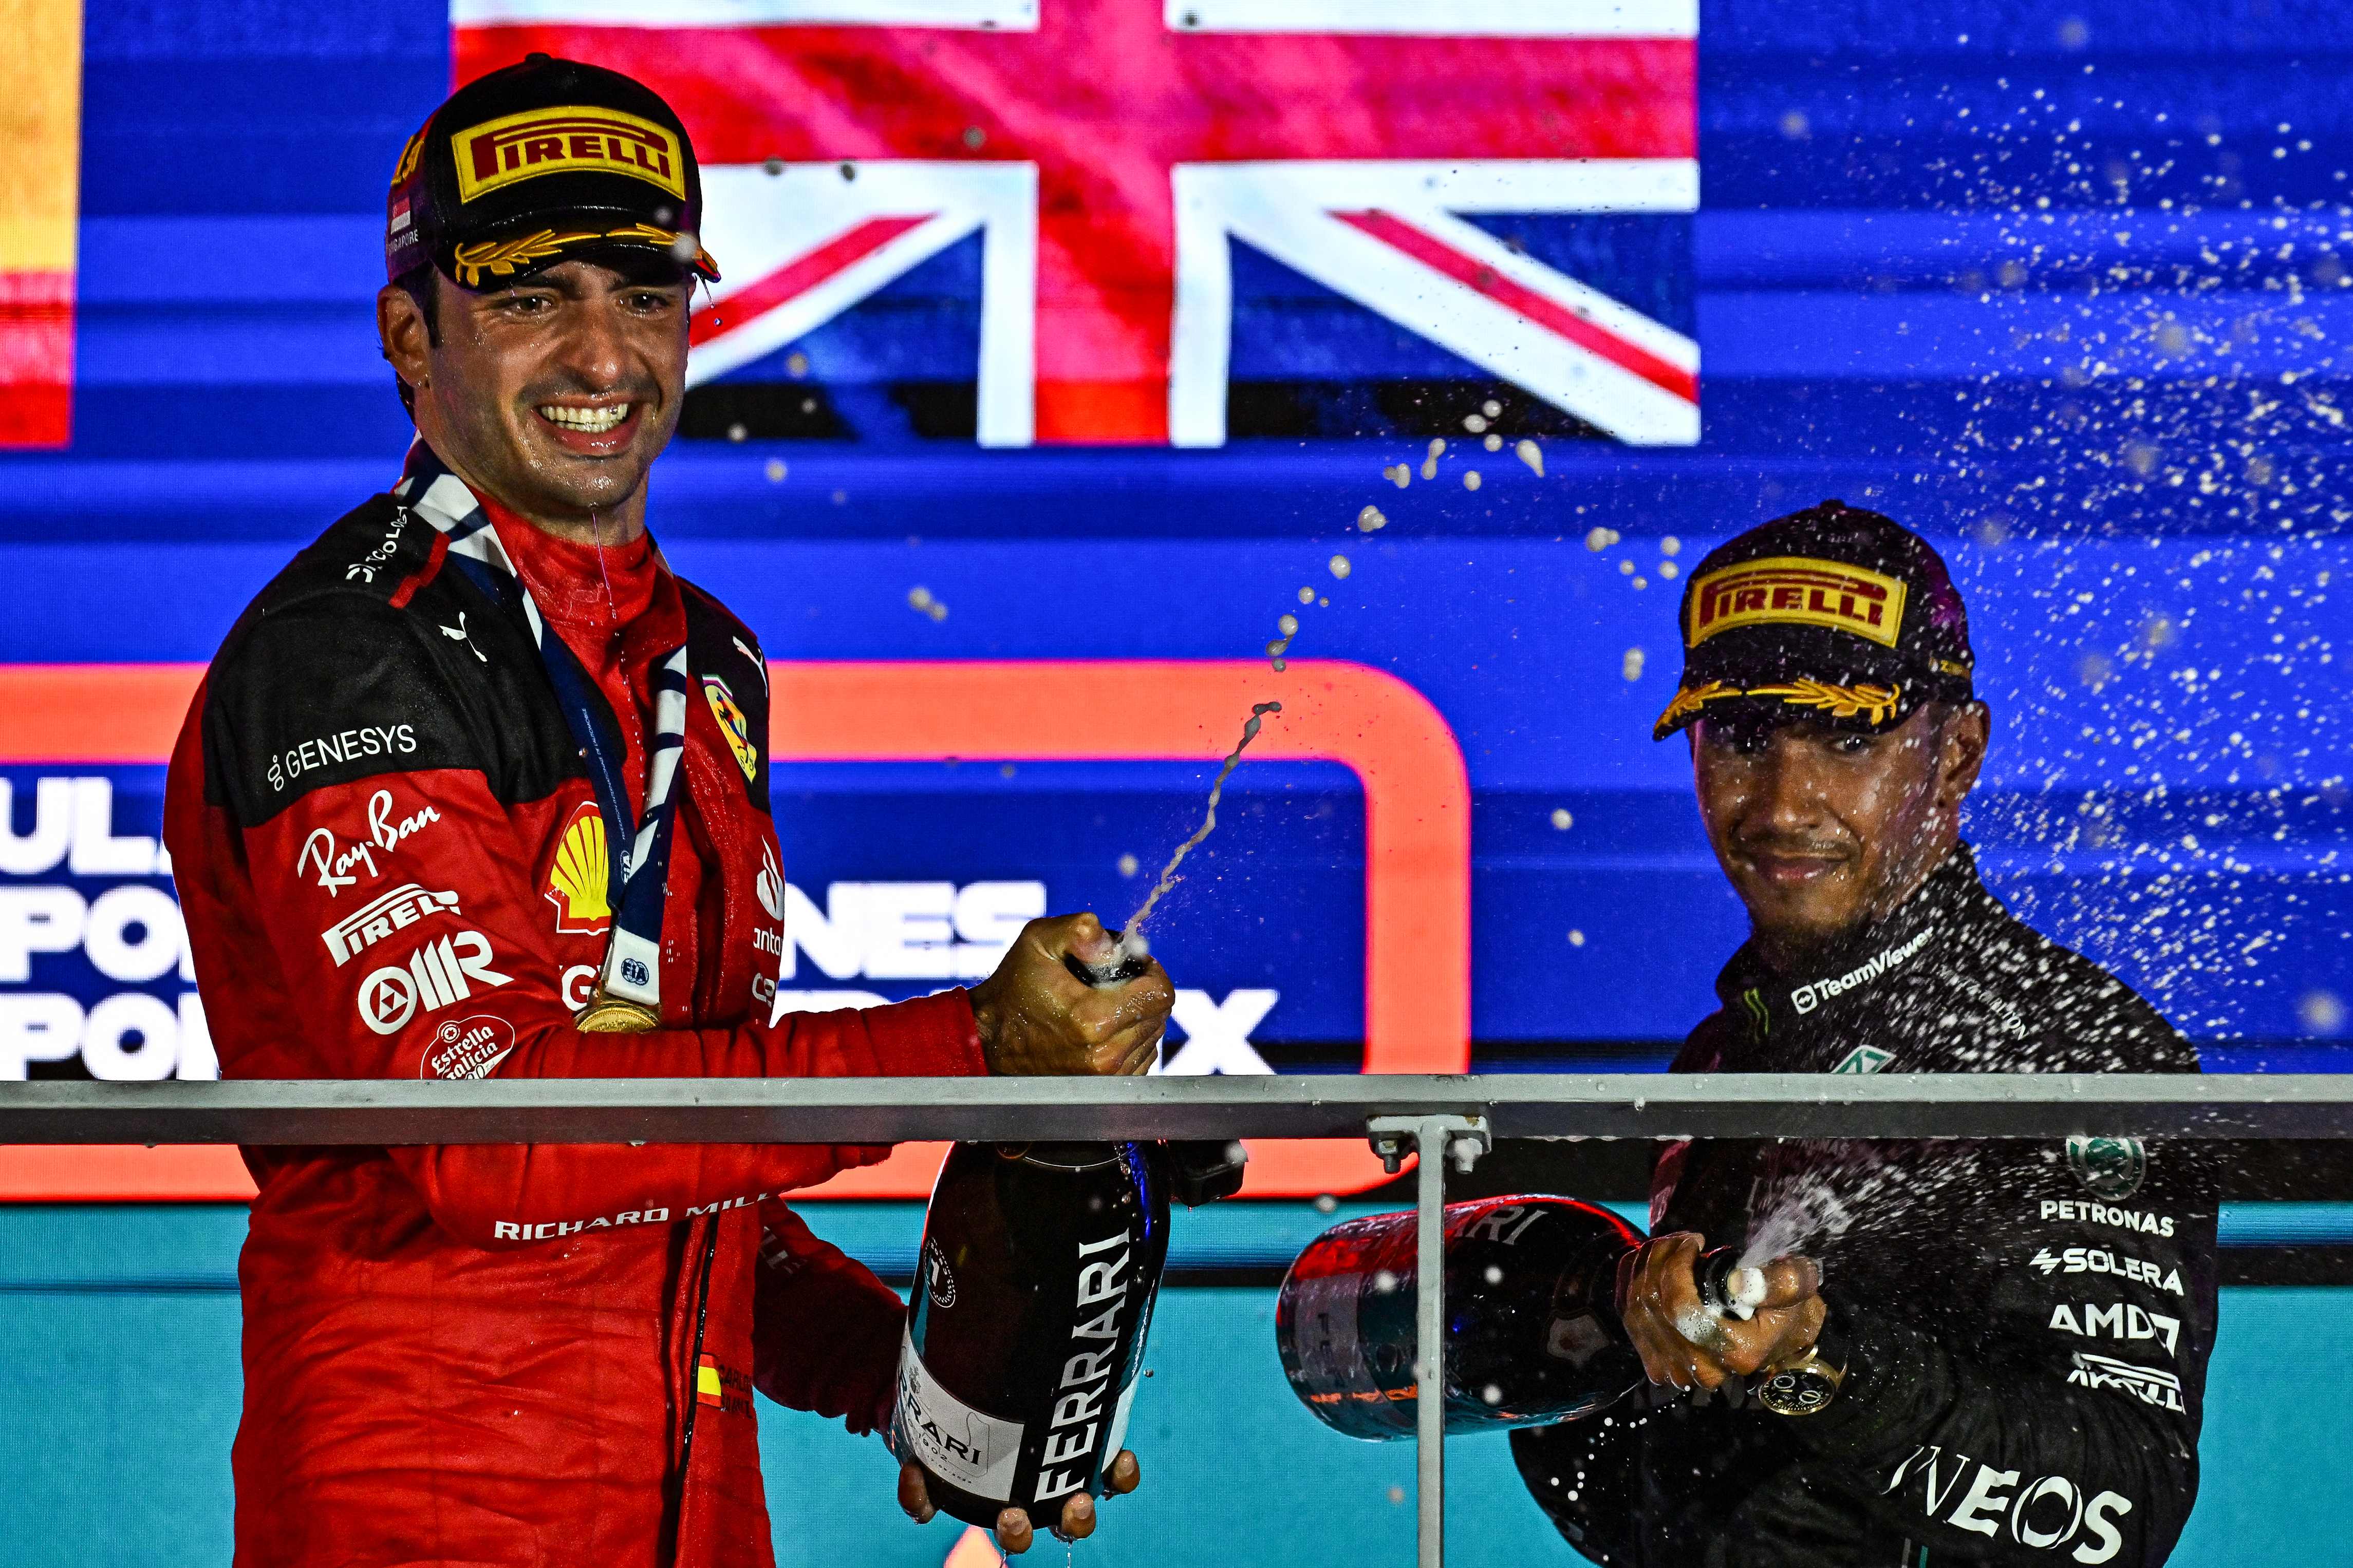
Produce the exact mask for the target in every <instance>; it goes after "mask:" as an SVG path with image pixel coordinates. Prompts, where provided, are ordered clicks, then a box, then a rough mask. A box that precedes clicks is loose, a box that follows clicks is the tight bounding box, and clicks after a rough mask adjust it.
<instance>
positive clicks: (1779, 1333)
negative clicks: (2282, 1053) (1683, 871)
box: [1513, 502, 2216, 1568]
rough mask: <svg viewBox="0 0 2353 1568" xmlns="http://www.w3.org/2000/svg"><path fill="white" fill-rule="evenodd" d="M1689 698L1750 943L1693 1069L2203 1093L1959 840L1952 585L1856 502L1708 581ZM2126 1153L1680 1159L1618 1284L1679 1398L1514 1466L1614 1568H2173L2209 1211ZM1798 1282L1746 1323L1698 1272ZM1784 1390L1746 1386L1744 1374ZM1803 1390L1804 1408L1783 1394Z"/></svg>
mask: <svg viewBox="0 0 2353 1568" xmlns="http://www.w3.org/2000/svg"><path fill="white" fill-rule="evenodd" d="M1683 636H1684V643H1685V648H1686V663H1685V672H1684V676H1683V682H1682V689H1681V690H1680V691H1679V692H1678V693H1677V696H1676V699H1675V701H1674V702H1673V703H1672V704H1671V705H1670V707H1669V708H1668V710H1667V711H1666V713H1665V714H1664V715H1663V716H1662V719H1661V721H1660V727H1659V733H1660V734H1661V736H1662V738H1663V736H1665V735H1666V734H1668V733H1672V731H1674V730H1675V729H1678V728H1682V727H1683V726H1684V725H1686V724H1689V725H1690V726H1691V727H1692V729H1693V731H1694V733H1693V736H1692V748H1693V755H1694V778H1695V782H1696V784H1697V786H1698V792H1699V795H1700V805H1701V812H1702V816H1703V817H1704V819H1705V821H1706V825H1707V827H1708V831H1709V837H1710V839H1711V842H1712V844H1713V845H1714V847H1715V851H1716V854H1717V857H1718V859H1719V861H1720V862H1721V863H1722V864H1723V866H1724V868H1725V873H1726V875H1727V877H1728V878H1729V879H1731V881H1732V882H1733V884H1734V887H1735V888H1736V890H1737V891H1739V893H1740V894H1741V897H1742V899H1743V901H1744V902H1745V903H1746V905H1747V907H1748V910H1749V913H1750V915H1751V918H1752V921H1753V926H1754V931H1753V934H1752V937H1751V939H1750V941H1749V942H1747V943H1746V944H1745V945H1744V946H1743V947H1742V948H1741V950H1740V952H1737V953H1736V954H1735V955H1734V957H1733V959H1732V962H1731V963H1728V964H1727V965H1726V966H1725V970H1724V972H1723V973H1722V975H1721V976H1720V977H1719V978H1718V980H1717V982H1716V991H1717V995H1718V997H1719V999H1720V1002H1721V1005H1720V1007H1719V1009H1718V1010H1717V1011H1716V1012H1715V1014H1713V1015H1712V1016H1709V1017H1708V1018H1707V1019H1706V1020H1705V1021H1704V1022H1703V1023H1702V1024H1701V1025H1700V1026H1699V1027H1698V1028H1697V1029H1695V1030H1694V1031H1693V1033H1692V1035H1691V1037H1690V1039H1689V1040H1688V1042H1687V1043H1686V1044H1685V1045H1684V1047H1683V1051H1682V1052H1681V1054H1680V1055H1679V1056H1677V1058H1675V1062H1674V1066H1673V1068H1672V1070H1674V1071H1676V1072H1825V1073H1869V1072H2195V1071H2197V1070H2198V1058H2197V1053H2196V1051H2195V1049H2194V1048H2193V1047H2191V1046H2190V1045H2189V1042H2188V1041H2187V1040H2185V1039H2183V1038H2182V1037H2181V1036H2180V1035H2179V1034H2178V1033H2177V1032H2176V1031H2175V1030H2173V1029H2172V1028H2171V1027H2170V1026H2168V1025H2167V1023H2166V1022H2165V1020H2164V1019H2163V1018H2162V1017H2160V1016H2158V1014H2157V1012H2156V1011H2155V1010H2154V1009H2153V1008H2151V1007H2150V1006H2149V1005H2147V1003H2146V1002H2144V1001H2143V1000H2142V999H2141V998H2140V997H2139V996H2137V995H2136V994H2134V993H2133V992H2132V991H2131V990H2130V989H2129V988H2128V987H2126V985H2125V984H2123V983H2122V982H2121V981H2118V980H2117V979H2116V978H2115V977H2114V976H2113V975H2110V974H2108V973H2105V971H2103V970H2102V969H2100V968H2099V967H2098V966H2097V965H2095V964H2094V963H2091V962H2090V961H2089V960H2087V959H2085V958H2083V957H2082V956H2080V955H2078V954H2076V953H2073V952H2069V951H2068V950H2066V949H2064V948H2062V947H2059V946H2057V945H2055V944H2053V943H2052V942H2048V941H2046V940H2045V939H2044V938H2042V936H2040V935H2038V934H2036V933H2035V932H2034V931H2031V930H2030V929H2029V928H2028V927H2026V926H2025V925H2024V924H2022V923H2021V922H2020V921H2017V920H2016V919H2014V918H2013V917H2012V916H2011V915H2010V913H2009V911H2008V910H2005V909H2003V907H2002V906H2001V904H2000V902H1999V901H1998V900H1996V899H1995V898H1994V897H1993V895H1992V894H1991V893H1989V891H1987V889H1986V888H1985V886H1984V884H1983V883H1982V882H1981V881H1979V879H1978V871H1977V867H1976V864H1975V861H1974V858H1972V856H1971V854H1970V852H1969V849H1968V846H1967V845H1965V844H1962V843H1961V842H1960V841H1959V838H1958V808H1959V805H1960V801H1961V799H1962V797H1963V796H1965V795H1967V793H1968V789H1969V787H1970V786H1971V785H1972V784H1974V783H1975V781H1976V776H1977V772H1978V765H1979V763H1981V762H1982V760H1983V756H1984V752H1985V746H1986V740H1987V736H1988V734H1989V721H1988V718H1987V714H1986V710H1985V709H1984V707H1983V705H1982V704H1979V703H1978V702H1977V701H1976V700H1975V699H1974V694H1973V691H1972V690H1971V689H1970V684H1969V668H1970V656H1969V651H1968V628H1967V623H1966V620H1965V618H1964V616H1963V614H1962V609H1961V605H1960V600H1959V596H1958V595H1957V593H1956V592H1955V591H1954V589H1953V587H1952V585H1951V583H1950V579H1949V578H1948V577H1947V574H1946V572H1945V568H1944V563H1942V562H1941V561H1940V560H1938V559H1937V557H1936V553H1935V552H1934V551H1933V550H1931V549H1930V548H1929V547H1928V546H1927V544H1926V542H1923V541H1921V540H1920V539H1918V538H1917V537H1916V536H1915V535H1913V534H1911V533H1909V532H1908V531H1905V530H1903V529H1901V528H1899V527H1898V526H1897V525H1895V524H1894V522H1892V521H1889V520H1888V519H1885V518H1883V517H1880V516H1879V515H1877V514H1876V513H1871V512H1864V511H1860V510H1854V509H1850V508H1846V507H1843V506H1842V505H1841V504H1840V503H1837V502H1826V503H1824V504H1823V505H1821V506H1820V507H1816V508H1813V509H1810V510H1808V511H1804V512H1799V513H1797V514H1794V515H1793V516H1791V517H1788V518H1783V519H1780V520H1778V521H1774V522H1771V523H1767V524H1765V525H1764V526H1762V527H1760V528H1757V529H1755V530H1752V531H1750V532H1748V533H1746V534H1744V535H1742V536H1741V537H1740V538H1738V539H1736V540H1734V541H1732V542H1730V543H1728V544H1726V545H1725V546H1724V547H1723V548H1721V549H1719V550H1718V551H1716V552H1715V553H1713V554H1712V555H1710V556H1709V557H1708V558H1707V560H1706V561H1704V562H1703V563H1701V565H1700V567H1699V569H1698V570H1697V571H1696V572H1695V573H1694V575H1693V577H1692V580H1691V583H1690V585H1689V587H1688V589H1687V591H1686V594H1685V596H1684V601H1683ZM2191 1155H2192V1151H2191V1149H2190V1148H2189V1146H2186V1145H2184V1146H2179V1147H2168V1148H2155V1147H2150V1146H2146V1145H2144V1144H2143V1143H2142V1142H2140V1141H2138V1140H2134V1139H2128V1138H2104V1137H2084V1138H2073V1139H2069V1140H2066V1141H2065V1142H2064V1143H2063V1144H2058V1143H2052V1142H2028V1141H2006V1140H1987V1141H1953V1140H1947V1141H1939V1142H1806V1141H1796V1142H1778V1141H1765V1140H1726V1139H1715V1140H1706V1141H1701V1142H1685V1143H1679V1144H1674V1145H1671V1146H1669V1147H1668V1148H1667V1149H1666V1150H1665V1151H1664V1152H1662V1155H1661V1156H1660V1158H1659V1160H1658V1162H1657V1164H1656V1167H1655V1170H1654V1173H1653V1176H1652V1183H1651V1221H1652V1226H1651V1228H1652V1232H1653V1236H1654V1239H1653V1240H1652V1241H1651V1243H1650V1244H1649V1245H1648V1246H1647V1247H1644V1248H1643V1249H1642V1251H1641V1253H1639V1254H1638V1255H1636V1257H1635V1258H1633V1259H1630V1267H1629V1268H1627V1269H1626V1270H1624V1271H1623V1273H1621V1277H1620V1306H1621V1310H1622V1314H1623V1316H1624V1317H1625V1319H1626V1321H1627V1325H1628V1330H1629V1332H1630V1334H1631V1335H1632V1336H1633V1337H1634V1339H1635V1341H1636V1343H1637V1348H1638V1349H1640V1350H1641V1352H1642V1354H1643V1360H1644V1364H1645V1366H1646V1368H1647V1369H1648V1371H1649V1372H1650V1374H1651V1379H1652V1387H1651V1389H1650V1390H1647V1391H1645V1393H1644V1394H1643V1395H1640V1396H1638V1397H1637V1399H1636V1400H1634V1401H1632V1402H1629V1403H1628V1404H1625V1405H1620V1406H1619V1407H1618V1408H1617V1409H1615V1410H1613V1411H1611V1412H1609V1413H1608V1414H1606V1415H1601V1416H1598V1417H1593V1418H1589V1419H1587V1420H1583V1421H1577V1422H1569V1423H1566V1424H1563V1425H1560V1426H1551V1427H1545V1428H1539V1429H1534V1430H1526V1431H1521V1432H1516V1433H1514V1435H1513V1453H1514V1458H1515V1459H1516V1461H1517V1463H1518V1465H1519V1468H1520V1472H1521V1475H1522V1477H1523V1478H1524V1479H1525V1481H1526V1483H1527V1485H1528V1487H1529V1489H1530V1490H1531V1491H1532V1492H1533V1493H1534V1494H1535V1498H1536V1500H1537V1501H1538V1502H1539V1503H1540V1504H1542V1505H1543V1507H1544V1508H1545V1510H1546V1512H1547V1513H1549V1514H1550V1515H1551V1517H1552V1518H1553V1520H1554V1521H1555V1522H1556V1524H1557V1525H1558V1526H1559V1528H1560V1531H1561V1532H1562V1534H1563V1535H1564V1536H1566V1537H1567V1539H1568V1541H1569V1542H1571V1543H1572V1544H1573V1545H1575V1546H1576V1547H1577V1550H1578V1551H1580V1552H1582V1553H1583V1554H1584V1555H1585V1556H1587V1557H1588V1558H1590V1559H1591V1560H1593V1561H1594V1562H1597V1563H1610V1564H1641V1565H1645V1568H1659V1565H1666V1564H1672V1565H1675V1568H1684V1565H1698V1564H1706V1565H1710V1568H1715V1565H1724V1568H1732V1565H1741V1568H1749V1565H1757V1568H1766V1565H1770V1568H1784V1565H1799V1564H1804V1565H1809V1568H1811V1565H1817V1564H1820V1565H1832V1564H1835V1565H1839V1568H1846V1565H1850V1564H1851V1565H1855V1568H1862V1565H1866V1564H1867V1565H1872V1568H1879V1565H1886V1568H1894V1565H1897V1564H1901V1565H1903V1568H1937V1565H1941V1564H1946V1563H2053V1564H2056V1563H2094V1564H2096V1563H2112V1564H2116V1565H2117V1568H2141V1565H2153V1564H2157V1563H2163V1562H2164V1561H2165V1559H2166V1557H2167V1555H2168V1552H2171V1550H2172V1548H2173V1544H2174V1542H2175V1541H2176V1539H2177V1538H2178V1537H2179V1534H2180V1531H2181V1528H2182V1525H2183V1523H2184V1522H2185V1521H2186V1520H2187V1519H2188V1517H2189V1509H2190V1505H2191V1503H2192V1502H2193V1500H2195V1498H2196V1496H2197V1489H2198V1456H2197V1441H2198V1429H2199V1420H2200V1403H2201V1397H2202V1394H2203V1392H2204V1384H2205V1373H2206V1359H2207V1355H2208V1353H2209V1352H2210V1351H2211V1348H2212V1345H2213V1341H2214V1321H2215V1266H2214V1245H2215V1235H2214V1232H2215V1206H2216V1205H2215V1198H2214V1194H2213V1188H2212V1184H2211V1179H2210V1178H2209V1176H2208V1175H2207V1174H2206V1173H2204V1172H2203V1171H2202V1170H2201V1169H2200V1167H2199V1165H2198V1163H2196V1162H2195V1161H2193V1159H2192V1157H2191ZM1725 1245H1735V1246H1745V1247H1746V1251H1747V1253H1748V1255H1749V1256H1751V1257H1755V1258H1773V1257H1777V1256H1779V1255H1783V1254H1788V1253H1801V1254H1803V1255H1804V1256H1805V1257H1807V1258H1811V1259H1812V1260H1813V1261H1814V1262H1815V1263H1816V1264H1817V1265H1818V1266H1819V1270H1818V1272H1816V1271H1814V1270H1806V1269H1800V1268H1780V1269H1777V1270H1773V1271H1771V1274H1772V1278H1773V1281H1774V1288H1775V1289H1774V1294H1772V1295H1771V1296H1769V1297H1768V1298H1767V1304H1766V1308H1765V1310H1760V1311H1758V1312H1757V1315H1756V1317H1755V1319H1754V1320H1752V1321H1748V1322H1745V1323H1743V1322H1737V1321H1728V1320H1716V1319H1715V1318H1713V1317H1712V1316H1711V1315H1710V1314H1708V1313H1707V1312H1706V1311H1705V1310H1704V1309H1698V1308H1697V1306H1696V1303H1697V1300H1698V1298H1697V1295H1696V1293H1695V1289H1694V1282H1693V1268H1692V1265H1693V1260H1694V1258H1696V1257H1697V1255H1698V1253H1699V1251H1700V1248H1701V1247H1702V1246H1706V1247H1721V1246H1725ZM1760 1372H1761V1373H1762V1375H1761V1376H1759V1377H1757V1378H1756V1379H1754V1380H1752V1379H1751V1378H1750V1377H1749V1376H1748V1375H1747V1374H1750V1373H1760ZM1777 1372H1778V1373H1779V1375H1775V1374H1776V1373H1777Z"/></svg>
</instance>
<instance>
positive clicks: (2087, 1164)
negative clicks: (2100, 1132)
mask: <svg viewBox="0 0 2353 1568" xmlns="http://www.w3.org/2000/svg"><path fill="white" fill-rule="evenodd" d="M2067 1168H2068V1169H2069V1170H2071V1171H2073V1172H2074V1173H2075V1179H2076V1180H2077V1181H2079V1182H2081V1183H2083V1184H2084V1185H2085V1186H2086V1187H2089V1188H2090V1189H2091V1190H2092V1191H2093V1192H2094V1193H2096V1194H2099V1195H2100V1196H2101V1197H2104V1198H2110V1199H2118V1198H2128V1197H2130V1196H2132V1195H2133V1194H2135V1193H2137V1192H2138V1191H2140V1184H2141V1182H2142V1180H2143V1179H2144V1178H2146V1177H2147V1174H2148V1151H2147V1149H2146V1148H2144V1147H2143V1146H2142V1144H2141V1141H2140V1140H2139V1139H2137V1138H2087V1137H2085V1136H2084V1135H2083V1134H2081V1133H2078V1134H2076V1135H2075V1136H2074V1137H2073V1138H2070V1139H2068V1140H2067Z"/></svg>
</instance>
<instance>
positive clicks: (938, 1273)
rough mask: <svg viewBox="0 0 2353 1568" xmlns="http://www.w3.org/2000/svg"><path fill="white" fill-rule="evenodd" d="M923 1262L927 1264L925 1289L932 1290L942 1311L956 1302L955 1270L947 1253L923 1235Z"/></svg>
mask: <svg viewBox="0 0 2353 1568" xmlns="http://www.w3.org/2000/svg"><path fill="white" fill-rule="evenodd" d="M923 1262H924V1264H925V1265H926V1267H925V1268H924V1270H923V1273H924V1275H925V1281H924V1284H925V1289H928V1290H930V1292H931V1296H932V1303H933V1305H934V1306H936V1307H938V1308H939V1309H940V1310H942V1311H945V1310H947V1309H949V1308H950V1307H953V1306H955V1304H956V1282H955V1269H953V1268H949V1267H948V1258H947V1254H946V1253H944V1252H943V1251H941V1250H940V1244H939V1243H938V1242H936V1241H934V1240H933V1239H932V1238H931V1237H928V1236H927V1237H923Z"/></svg>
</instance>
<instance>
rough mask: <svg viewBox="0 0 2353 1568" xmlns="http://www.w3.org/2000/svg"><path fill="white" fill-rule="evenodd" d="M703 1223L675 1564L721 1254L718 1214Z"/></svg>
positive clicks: (676, 1505) (675, 1504)
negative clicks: (715, 1265)
mask: <svg viewBox="0 0 2353 1568" xmlns="http://www.w3.org/2000/svg"><path fill="white" fill-rule="evenodd" d="M702 1223H703V1225H704V1226H706V1227H708V1228H709V1230H710V1232H711V1235H710V1237H709V1239H707V1240H706V1241H704V1243H703V1244H702V1268H701V1270H700V1271H699V1278H698V1279H697V1282H696V1285H695V1301H694V1348H693V1349H692V1350H691V1351H690V1352H688V1353H687V1358H686V1430H685V1432H684V1433H683V1434H682V1435H681V1437H680V1439H679V1447H678V1485H677V1490H676V1494H675V1495H674V1496H673V1497H672V1498H671V1499H670V1550H669V1551H668V1552H665V1553H664V1554H663V1555H664V1556H665V1557H666V1558H667V1559H668V1560H669V1561H670V1563H677V1561H678V1551H679V1533H680V1531H682V1530H683V1529H684V1528H685V1525H686V1486H687V1478H688V1477H689V1476H691V1474H692V1473H693V1466H694V1418H695V1415H696V1414H697V1413H698V1412H700V1411H701V1410H702V1331H703V1329H704V1327H705V1326H706V1325H707V1324H708V1323H709V1322H710V1321H711V1262H712V1258H716V1257H717V1256H718V1255H719V1216H718V1215H711V1216H709V1217H708V1218H706V1219H705V1220H704V1221H703V1222H702ZM723 1396H724V1395H723Z"/></svg>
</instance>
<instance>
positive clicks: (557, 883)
mask: <svg viewBox="0 0 2353 1568" xmlns="http://www.w3.org/2000/svg"><path fill="white" fill-rule="evenodd" d="M612 868H613V861H612V857H611V854H610V853H609V851H608V850H607V846H606V843H605V814H604V813H603V812H601V811H598V810H597V809H596V802H595V801H593V800H584V801H582V802H581V803H580V804H579V805H575V806H574V807H573V808H572V816H570V818H569V819H567V820H566V821H565V824H564V832H563V833H562V835H561V836H559V837H557V839H556V843H555V859H554V862H553V863H551V864H550V865H549V867H548V868H547V901H548V902H549V903H551V904H554V906H555V929H556V930H557V931H563V932H565V933H567V934H569V935H572V936H602V935H604V934H605V928H606V927H607V925H609V924H611V923H612V919H613V905H612V902H611V900H610V898H609V896H608V891H609V889H608V887H607V884H608V883H609V882H610V880H611V879H612Z"/></svg>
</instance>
